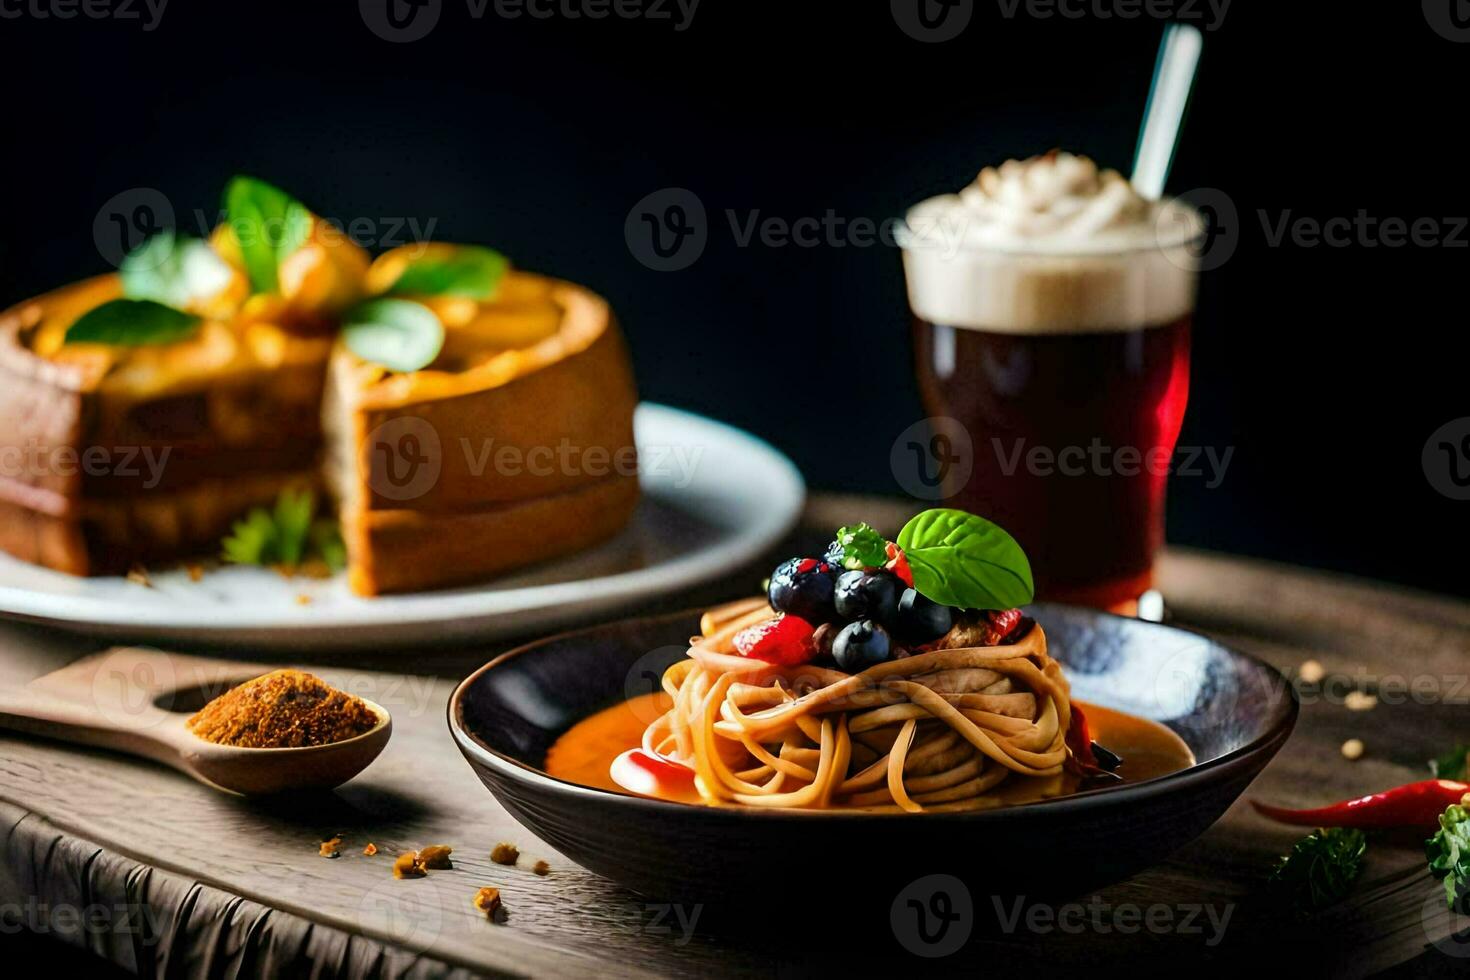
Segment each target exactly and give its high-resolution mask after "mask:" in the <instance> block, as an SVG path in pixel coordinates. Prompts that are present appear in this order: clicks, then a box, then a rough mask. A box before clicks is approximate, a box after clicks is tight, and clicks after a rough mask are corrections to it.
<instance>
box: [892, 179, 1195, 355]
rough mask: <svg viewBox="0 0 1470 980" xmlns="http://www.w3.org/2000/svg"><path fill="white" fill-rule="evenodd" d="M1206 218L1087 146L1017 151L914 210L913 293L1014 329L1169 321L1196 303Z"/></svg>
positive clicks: (943, 314)
mask: <svg viewBox="0 0 1470 980" xmlns="http://www.w3.org/2000/svg"><path fill="white" fill-rule="evenodd" d="M1201 228H1202V225H1201V224H1200V221H1199V216H1198V214H1197V213H1196V212H1195V211H1194V210H1193V209H1191V208H1190V207H1189V206H1188V205H1185V204H1182V203H1180V202H1176V201H1163V202H1159V201H1149V200H1146V199H1144V198H1143V197H1140V196H1139V195H1138V194H1137V192H1135V191H1134V189H1133V188H1132V186H1131V185H1130V184H1129V183H1128V182H1127V181H1126V180H1125V179H1124V178H1123V177H1122V175H1120V174H1119V173H1118V172H1117V171H1115V170H1099V169H1098V167H1097V165H1096V164H1095V163H1093V162H1092V161H1091V160H1089V159H1088V158H1087V157H1084V156H1076V155H1074V154H1071V153H1061V152H1055V151H1054V152H1052V153H1048V154H1045V155H1043V156H1039V157H1032V158H1031V159H1029V160H1010V161H1007V162H1006V163H1004V164H1002V165H1001V166H999V167H988V168H986V169H985V170H983V171H981V172H980V174H979V176H978V177H976V178H975V182H974V183H973V184H971V185H970V186H969V187H966V188H965V189H964V190H962V191H960V193H958V194H945V195H941V196H939V197H935V198H930V199H929V200H927V201H924V202H922V203H921V204H918V205H916V206H915V207H914V208H913V209H912V210H911V211H910V212H909V214H908V217H907V228H906V230H905V234H904V236H903V239H902V244H903V247H904V268H905V272H906V274H907V277H908V288H909V302H910V305H911V306H912V307H913V309H914V312H915V313H917V314H919V315H920V316H921V317H923V318H924V319H926V320H930V321H932V322H935V323H941V324H947V325H949V326H958V327H972V328H976V329H985V330H994V331H1004V332H1016V333H1022V332H1024V333H1047V332H1056V333H1067V332H1084V331H1109V330H1131V329H1137V328H1139V327H1142V326H1152V325H1155V324H1162V323H1166V322H1170V321H1172V320H1175V319H1178V318H1179V317H1181V316H1183V315H1185V314H1186V313H1188V312H1189V311H1190V310H1191V309H1192V308H1193V305H1194V284H1195V277H1196V265H1195V257H1194V253H1193V251H1192V246H1191V243H1192V242H1193V241H1194V240H1195V239H1196V238H1197V237H1198V235H1199V233H1200V230H1201Z"/></svg>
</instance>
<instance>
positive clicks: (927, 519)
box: [898, 507, 1036, 609]
mask: <svg viewBox="0 0 1470 980" xmlns="http://www.w3.org/2000/svg"><path fill="white" fill-rule="evenodd" d="M898 546H899V547H900V548H902V549H903V550H904V553H905V554H906V555H907V556H908V560H909V568H910V570H911V571H912V572H913V575H914V588H915V589H917V590H918V591H919V593H920V594H921V595H923V596H924V597H926V598H928V599H932V600H933V601H935V602H937V603H939V604H941V605H945V606H955V607H958V608H961V609H1011V608H1013V607H1015V606H1022V605H1025V604H1026V603H1028V602H1030V601H1031V600H1032V599H1033V598H1034V597H1035V594H1036V589H1035V586H1034V585H1033V583H1032V579H1031V563H1030V562H1029V561H1027V560H1026V553H1025V552H1024V551H1022V550H1021V546H1020V545H1019V544H1017V543H1016V539H1015V538H1013V537H1011V536H1010V535H1009V534H1007V533H1006V532H1005V531H1004V530H1002V529H1001V528H1000V527H999V526H997V525H995V524H992V523H991V522H990V521H987V520H986V519H985V518H983V517H976V516H975V515H974V514H967V513H965V512H964V511H962V510H952V509H950V508H945V507H940V508H935V509H933V510H926V511H924V512H923V513H922V514H919V515H917V516H916V517H914V518H913V519H912V520H911V521H909V522H908V523H907V524H905V525H904V526H903V530H902V531H900V532H898Z"/></svg>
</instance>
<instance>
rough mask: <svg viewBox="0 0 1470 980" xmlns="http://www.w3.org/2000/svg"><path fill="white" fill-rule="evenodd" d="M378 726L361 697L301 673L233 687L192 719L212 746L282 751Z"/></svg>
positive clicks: (194, 728)
mask: <svg viewBox="0 0 1470 980" xmlns="http://www.w3.org/2000/svg"><path fill="white" fill-rule="evenodd" d="M377 724H378V716H377V715H376V714H375V713H374V712H373V710H372V709H371V708H369V707H368V706H367V704H365V703H364V702H363V701H362V699H361V698H356V697H353V696H352V695H350V694H345V693H343V692H342V691H339V690H337V689H336V688H333V687H330V686H328V685H327V684H326V683H325V682H324V681H322V680H321V679H320V678H318V677H315V676H313V675H311V674H308V673H306V672H305V671H301V670H289V669H288V670H273V671H271V672H270V673H269V674H263V675H261V676H260V677H257V678H255V679H254V680H250V681H246V682H245V683H244V684H241V685H240V686H239V687H235V688H232V689H230V690H228V691H226V692H225V693H224V694H221V695H220V696H219V697H217V698H215V699H214V700H213V701H211V702H209V703H208V704H206V705H205V706H204V707H203V708H202V709H200V711H199V712H198V713H197V714H195V715H194V716H193V717H192V718H190V719H189V729H190V730H191V731H193V733H194V734H195V735H198V736H199V737H200V738H202V739H204V740H205V741H208V742H217V743H219V744H220V745H234V746H238V747H240V748H253V749H283V748H298V747H300V746H304V745H326V744H327V743H329V742H341V741H343V740H345V739H349V738H355V737H356V736H358V735H361V734H363V733H364V732H367V731H368V730H370V729H372V728H373V727H374V726H375V725H377Z"/></svg>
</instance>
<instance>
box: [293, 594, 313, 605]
mask: <svg viewBox="0 0 1470 980" xmlns="http://www.w3.org/2000/svg"><path fill="white" fill-rule="evenodd" d="M296 605H298V606H309V605H311V596H309V595H307V594H306V593H305V592H298V593H296Z"/></svg>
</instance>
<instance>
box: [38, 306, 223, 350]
mask: <svg viewBox="0 0 1470 980" xmlns="http://www.w3.org/2000/svg"><path fill="white" fill-rule="evenodd" d="M198 329H199V317H197V316H195V315H194V314H192V313H184V312H181V311H179V310H176V309H174V308H173V307H171V306H164V305H163V304H162V303H156V302H154V301H153V300H151V299H114V300H110V301H109V302H106V303H103V304H102V305H101V306H99V307H97V308H96V309H92V310H88V311H87V312H86V313H83V314H82V315H81V316H80V317H78V318H77V321H76V322H75V323H73V324H72V325H71V326H70V327H68V328H67V331H66V340H65V343H68V344H78V343H91V344H120V345H124V346H136V345H138V344H171V343H173V342H174V341H177V340H186V339H188V338H189V337H192V336H194V333H195V331H197V330H198Z"/></svg>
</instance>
